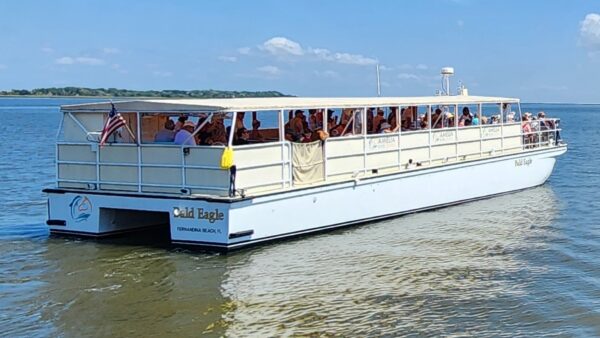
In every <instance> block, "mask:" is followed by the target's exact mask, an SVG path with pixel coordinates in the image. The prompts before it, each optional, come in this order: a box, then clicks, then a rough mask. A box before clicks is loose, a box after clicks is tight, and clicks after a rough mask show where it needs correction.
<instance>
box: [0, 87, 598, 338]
mask: <svg viewBox="0 0 600 338" xmlns="http://www.w3.org/2000/svg"><path fill="white" fill-rule="evenodd" d="M81 101H82V100H64V99H20V98H18V99H9V98H2V99H0V118H1V119H2V124H1V125H0V181H1V182H2V184H1V185H0V327H1V328H2V330H1V333H0V335H4V336H9V337H17V336H27V337H31V336H61V337H62V336H65V337H81V336H125V335H128V336H166V335H170V336H199V335H202V334H205V335H209V336H231V337H238V336H257V337H266V336H282V335H283V336H290V335H300V336H306V335H314V336H381V335H388V336H398V335H413V336H421V335H423V336H509V337H514V336H581V337H587V336H600V225H599V223H600V222H599V220H600V198H599V197H600V196H599V194H598V188H597V187H598V184H599V183H600V172H599V171H598V167H599V165H600V160H599V155H598V151H597V149H600V137H599V132H598V127H597V123H595V121H596V119H597V118H598V117H600V106H586V105H539V104H537V105H524V107H523V110H524V111H526V110H529V111H532V112H537V111H538V110H541V109H543V110H545V111H546V112H547V113H548V114H547V115H549V116H558V117H560V118H562V121H563V127H565V128H566V130H565V131H564V133H563V136H564V138H565V139H566V140H567V141H568V142H569V144H570V149H569V152H568V153H567V154H566V155H565V156H563V157H561V158H560V159H559V161H558V164H557V166H556V169H555V172H554V174H553V175H552V176H551V178H550V180H549V181H548V183H547V184H546V185H544V186H542V187H539V188H535V189H530V190H527V191H523V192H519V193H515V194H510V195H505V196H501V197H497V198H491V199H487V200H482V201H477V202H473V203H468V204H464V205H460V206H456V207H451V208H445V209H441V210H436V211H432V212H425V213H419V214H414V215H408V216H404V217H400V218H396V219H392V220H387V221H382V222H376V223H371V224H368V225H364V226H360V227H353V228H349V229H345V230H340V231H335V232H331V233H327V234H323V235H318V236H312V237H307V238H302V239H298V240H293V241H287V242H281V243H276V244H272V245H266V246H262V247H258V248H254V249H251V250H245V251H241V252H237V253H234V254H230V255H216V254H205V253H198V252H189V251H184V250H180V249H176V248H172V247H170V246H168V245H167V244H165V243H164V242H150V243H149V242H148V241H149V239H148V237H145V238H144V237H142V238H133V239H118V240H112V241H98V242H96V241H88V240H85V241H82V240H73V239H63V238H54V237H52V238H51V237H49V235H48V231H47V229H46V226H45V224H44V222H45V218H46V201H45V197H44V196H43V194H42V193H41V189H43V188H45V187H51V186H52V185H53V181H54V175H55V169H54V162H53V160H54V157H53V156H54V141H55V134H56V129H57V126H58V123H59V119H60V114H59V113H58V108H57V106H58V105H60V104H66V103H69V102H81ZM472 184H479V183H477V182H472ZM364 207H368V205H365V206H364Z"/></svg>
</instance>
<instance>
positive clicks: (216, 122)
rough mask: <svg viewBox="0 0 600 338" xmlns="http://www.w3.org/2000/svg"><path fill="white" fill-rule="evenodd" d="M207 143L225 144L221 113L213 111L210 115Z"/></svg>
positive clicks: (225, 135) (225, 133)
mask: <svg viewBox="0 0 600 338" xmlns="http://www.w3.org/2000/svg"><path fill="white" fill-rule="evenodd" d="M208 134H209V137H208V140H207V141H206V142H207V143H208V144H220V145H226V144H227V131H226V130H225V124H224V122H223V115H222V114H220V113H215V114H214V115H213V117H212V123H211V125H210V129H208Z"/></svg>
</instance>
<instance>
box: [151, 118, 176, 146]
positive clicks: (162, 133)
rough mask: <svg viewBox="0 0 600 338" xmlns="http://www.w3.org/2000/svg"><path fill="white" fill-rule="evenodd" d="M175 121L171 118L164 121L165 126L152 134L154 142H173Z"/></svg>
mask: <svg viewBox="0 0 600 338" xmlns="http://www.w3.org/2000/svg"><path fill="white" fill-rule="evenodd" d="M173 129H175V122H173V120H171V119H167V121H165V127H164V128H163V129H161V130H159V131H158V133H156V135H154V142H173V141H174V140H175V131H174V130H173Z"/></svg>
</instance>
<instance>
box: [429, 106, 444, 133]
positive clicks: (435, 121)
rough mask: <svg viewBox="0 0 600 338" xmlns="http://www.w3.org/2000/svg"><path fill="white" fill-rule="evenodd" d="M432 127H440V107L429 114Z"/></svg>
mask: <svg viewBox="0 0 600 338" xmlns="http://www.w3.org/2000/svg"><path fill="white" fill-rule="evenodd" d="M431 124H432V128H434V129H439V128H442V110H441V109H440V108H436V109H435V113H434V114H433V115H431Z"/></svg>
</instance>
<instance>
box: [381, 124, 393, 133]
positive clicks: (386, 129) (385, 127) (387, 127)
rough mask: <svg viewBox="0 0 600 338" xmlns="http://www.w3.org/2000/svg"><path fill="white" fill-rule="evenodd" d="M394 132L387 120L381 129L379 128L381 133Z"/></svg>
mask: <svg viewBox="0 0 600 338" xmlns="http://www.w3.org/2000/svg"><path fill="white" fill-rule="evenodd" d="M391 132H392V125H390V124H389V123H387V122H383V123H382V124H381V129H380V130H379V133H380V134H388V133H391Z"/></svg>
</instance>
